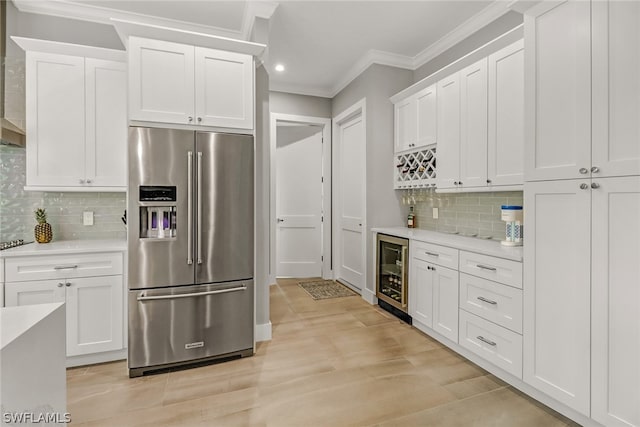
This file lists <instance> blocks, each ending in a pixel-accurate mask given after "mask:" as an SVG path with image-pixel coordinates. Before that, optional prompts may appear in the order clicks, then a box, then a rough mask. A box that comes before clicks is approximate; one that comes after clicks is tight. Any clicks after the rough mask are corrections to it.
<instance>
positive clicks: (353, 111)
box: [331, 98, 368, 299]
mask: <svg viewBox="0 0 640 427" xmlns="http://www.w3.org/2000/svg"><path fill="white" fill-rule="evenodd" d="M356 116H360V117H361V120H362V126H363V128H364V140H365V149H364V151H365V153H366V151H367V98H362V99H361V100H359V101H357V102H356V103H354V104H353V105H351V106H350V107H347V108H346V109H345V110H344V111H342V112H341V113H340V114H338V115H336V116H334V117H333V119H332V121H331V123H332V128H333V139H332V145H331V151H332V153H333V154H332V164H333V169H332V171H331V179H332V181H336V175H337V174H338V171H339V167H340V158H339V150H338V149H337V145H338V144H339V143H340V137H339V131H340V125H342V124H343V123H345V122H347V121H349V120H351V119H353V118H354V117H356ZM362 173H363V174H364V179H363V180H362V193H363V194H362V196H363V201H364V203H363V205H362V284H361V286H362V288H361V289H360V290H359V292H360V295H361V297H362V298H365V297H368V295H367V294H366V293H365V292H364V290H365V289H367V276H368V274H367V257H368V253H367V203H366V200H367V197H366V194H367V179H366V178H367V168H366V160H365V167H364V170H363V171H362ZM336 182H338V181H336ZM331 200H332V217H333V219H334V222H335V227H333V228H332V230H333V231H332V234H331V235H332V241H333V245H332V246H333V258H334V259H335V260H336V262H338V261H337V260H339V259H340V245H339V244H338V241H339V239H338V237H339V236H340V234H339V233H340V211H339V209H338V208H339V206H338V200H339V191H332V193H331ZM332 264H333V262H332ZM337 272H338V269H337V268H335V269H333V278H334V279H335V280H338V279H339V278H338V277H337ZM365 299H366V298H365Z"/></svg>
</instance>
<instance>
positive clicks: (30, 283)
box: [4, 252, 125, 356]
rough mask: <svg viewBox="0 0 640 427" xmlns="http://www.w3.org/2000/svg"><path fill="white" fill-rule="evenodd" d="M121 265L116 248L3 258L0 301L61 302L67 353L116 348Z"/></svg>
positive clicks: (121, 306)
mask: <svg viewBox="0 0 640 427" xmlns="http://www.w3.org/2000/svg"><path fill="white" fill-rule="evenodd" d="M122 264H123V263H122V253H116V252H112V253H91V254H80V255H78V254H74V255H46V256H22V257H15V258H7V259H6V260H4V266H5V268H6V273H7V274H6V279H7V282H6V283H5V304H6V306H7V307H12V306H22V305H33V304H46V303H53V302H64V303H66V316H67V330H66V342H67V356H80V355H89V354H97V353H102V352H108V351H115V350H122V349H123V348H124V347H125V346H124V341H123V334H124V290H123V289H124V281H123V265H122ZM83 272H84V273H85V274H86V273H87V272H92V273H94V275H93V276H88V277H86V276H85V275H83ZM34 279H35V280H34Z"/></svg>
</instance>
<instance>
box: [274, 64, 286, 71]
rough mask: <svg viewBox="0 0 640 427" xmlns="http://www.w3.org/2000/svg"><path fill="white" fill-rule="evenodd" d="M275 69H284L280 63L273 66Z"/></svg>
mask: <svg viewBox="0 0 640 427" xmlns="http://www.w3.org/2000/svg"><path fill="white" fill-rule="evenodd" d="M274 68H275V70H276V71H278V72H280V73H281V72H283V71H284V65H282V64H276V66H275V67H274Z"/></svg>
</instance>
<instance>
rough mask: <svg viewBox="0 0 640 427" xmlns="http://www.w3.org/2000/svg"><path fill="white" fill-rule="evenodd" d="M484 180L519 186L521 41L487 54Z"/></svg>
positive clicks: (521, 157)
mask: <svg viewBox="0 0 640 427" xmlns="http://www.w3.org/2000/svg"><path fill="white" fill-rule="evenodd" d="M487 68H488V70H487V74H488V76H489V87H488V105H489V112H488V119H489V121H488V129H487V130H488V144H487V183H488V184H490V185H494V186H499V185H522V182H523V178H522V176H523V171H524V41H523V40H519V41H517V42H516V43H513V44H512V45H509V46H507V47H505V48H503V49H501V50H499V51H498V52H496V53H494V54H491V55H489V57H488V63H487Z"/></svg>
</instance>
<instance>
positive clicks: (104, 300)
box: [66, 276, 123, 356]
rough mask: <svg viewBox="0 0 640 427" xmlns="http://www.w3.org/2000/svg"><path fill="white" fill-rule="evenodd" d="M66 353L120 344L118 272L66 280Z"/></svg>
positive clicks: (104, 349)
mask: <svg viewBox="0 0 640 427" xmlns="http://www.w3.org/2000/svg"><path fill="white" fill-rule="evenodd" d="M67 284H68V286H66V290H67V294H66V301H67V356H77V355H80V354H88V353H97V352H101V351H109V350H118V349H121V348H123V342H122V319H123V313H122V311H123V308H122V301H123V299H122V288H123V284H122V276H103V277H83V278H77V279H69V280H67Z"/></svg>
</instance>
